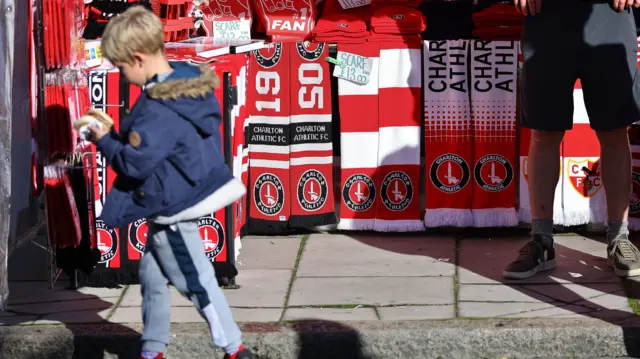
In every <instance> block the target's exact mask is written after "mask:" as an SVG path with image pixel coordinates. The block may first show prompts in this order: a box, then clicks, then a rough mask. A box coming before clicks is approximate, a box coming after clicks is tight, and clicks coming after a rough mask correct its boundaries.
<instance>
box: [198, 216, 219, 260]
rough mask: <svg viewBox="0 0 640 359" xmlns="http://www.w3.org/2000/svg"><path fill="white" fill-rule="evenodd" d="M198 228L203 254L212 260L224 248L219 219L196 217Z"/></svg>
mask: <svg viewBox="0 0 640 359" xmlns="http://www.w3.org/2000/svg"><path fill="white" fill-rule="evenodd" d="M198 230H199V231H200V237H202V243H203V244H204V254H206V255H207V258H209V260H211V261H213V260H214V259H215V258H216V257H217V256H218V255H219V254H220V252H222V248H224V240H225V238H224V228H222V224H221V223H220V221H218V220H217V219H215V218H213V217H210V216H207V217H200V219H198Z"/></svg>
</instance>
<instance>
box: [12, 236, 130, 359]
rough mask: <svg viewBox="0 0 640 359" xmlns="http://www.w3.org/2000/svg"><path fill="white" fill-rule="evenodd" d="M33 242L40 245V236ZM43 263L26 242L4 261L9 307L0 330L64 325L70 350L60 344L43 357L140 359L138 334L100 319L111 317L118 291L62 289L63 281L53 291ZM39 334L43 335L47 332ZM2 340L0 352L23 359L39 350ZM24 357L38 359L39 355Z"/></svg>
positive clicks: (37, 250)
mask: <svg viewBox="0 0 640 359" xmlns="http://www.w3.org/2000/svg"><path fill="white" fill-rule="evenodd" d="M38 242H42V243H40V244H44V242H43V239H42V237H41V238H40V240H39V241H38ZM47 261H48V256H47V254H46V252H44V251H43V250H42V249H40V248H38V247H37V246H35V245H34V244H31V243H26V244H25V245H24V246H22V247H20V248H18V249H17V250H16V251H15V252H14V253H13V254H12V256H11V257H10V259H9V291H10V292H9V305H8V308H7V311H6V312H2V311H0V326H13V325H25V326H27V325H29V324H58V323H59V324H63V325H64V326H65V327H66V328H67V329H68V330H69V331H70V332H71V335H73V338H74V339H73V346H70V345H68V344H66V343H60V344H59V345H56V346H55V349H56V350H55V351H53V352H51V353H49V354H50V355H48V356H47V358H58V357H59V358H73V359H88V358H92V359H93V358H97V359H99V358H104V357H105V353H110V354H113V355H115V356H116V357H118V358H120V359H129V358H131V359H137V358H139V353H140V352H139V338H140V334H139V333H138V332H137V331H135V330H134V329H131V328H129V327H127V326H125V325H121V324H117V323H111V322H109V321H108V320H105V319H104V318H106V317H107V315H109V314H113V313H112V311H114V310H115V309H114V308H115V303H117V302H118V301H119V299H120V296H121V295H122V290H121V289H119V288H113V289H105V288H99V289H98V288H81V289H78V290H68V289H66V288H65V287H66V286H68V284H69V280H68V279H67V278H60V279H59V281H58V282H57V283H56V285H55V288H54V289H53V290H52V289H49V283H48V282H47V278H46V273H47V267H46V263H47ZM61 277H62V276H61ZM96 324H99V325H96ZM25 329H27V328H25ZM30 334H34V333H31V332H30ZM42 335H46V328H45V330H44V331H43V332H42ZM114 338H118V339H117V340H115V339H114ZM4 339H6V341H5V340H3V338H0V352H5V350H9V349H10V350H11V352H16V351H17V352H21V351H22V352H23V353H24V354H25V355H26V354H27V353H28V351H29V350H35V349H37V348H38V344H37V343H34V345H33V346H31V345H30V348H3V347H4V346H5V345H9V346H11V345H15V344H16V343H12V342H11V339H9V338H4ZM42 344H44V342H43V343H42ZM43 348H46V346H43ZM29 355H35V356H38V357H39V356H41V355H42V354H39V353H32V354H29Z"/></svg>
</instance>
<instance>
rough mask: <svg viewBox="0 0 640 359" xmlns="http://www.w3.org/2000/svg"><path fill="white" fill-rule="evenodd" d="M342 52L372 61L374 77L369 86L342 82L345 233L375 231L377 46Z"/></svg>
mask: <svg viewBox="0 0 640 359" xmlns="http://www.w3.org/2000/svg"><path fill="white" fill-rule="evenodd" d="M340 52H347V53H351V54H355V55H360V56H364V57H368V58H370V59H372V62H373V66H372V68H371V76H370V78H369V82H368V83H367V84H365V85H358V84H355V83H353V82H350V81H347V80H343V79H338V94H339V99H338V101H339V107H340V149H341V151H340V152H341V155H340V156H341V172H340V174H341V179H340V188H341V194H340V195H341V196H340V197H341V201H340V222H339V223H338V229H342V230H372V229H374V223H375V218H376V213H377V208H376V207H377V206H380V205H381V204H380V203H379V200H378V199H377V198H376V197H377V195H376V193H377V188H376V185H377V183H378V181H377V176H378V137H379V134H378V127H379V125H378V111H379V110H378V102H379V101H378V68H379V56H380V46H379V45H377V44H361V45H360V44H357V45H356V44H340V45H338V57H339V58H340V56H339V55H340Z"/></svg>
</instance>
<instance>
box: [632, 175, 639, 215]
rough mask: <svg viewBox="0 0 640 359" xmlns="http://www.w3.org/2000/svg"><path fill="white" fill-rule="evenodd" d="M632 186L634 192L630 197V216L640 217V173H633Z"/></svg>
mask: <svg viewBox="0 0 640 359" xmlns="http://www.w3.org/2000/svg"><path fill="white" fill-rule="evenodd" d="M631 184H632V186H633V191H632V192H631V196H630V197H629V214H633V215H635V217H638V215H640V173H637V172H633V173H631Z"/></svg>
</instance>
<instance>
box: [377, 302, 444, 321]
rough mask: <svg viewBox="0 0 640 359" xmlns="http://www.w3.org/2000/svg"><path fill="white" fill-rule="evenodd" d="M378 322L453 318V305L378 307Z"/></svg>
mask: <svg viewBox="0 0 640 359" xmlns="http://www.w3.org/2000/svg"><path fill="white" fill-rule="evenodd" d="M377 309H378V315H380V320H388V321H397V320H435V319H452V318H455V316H456V313H455V308H454V306H453V305H413V306H399V307H380V308H377Z"/></svg>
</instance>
